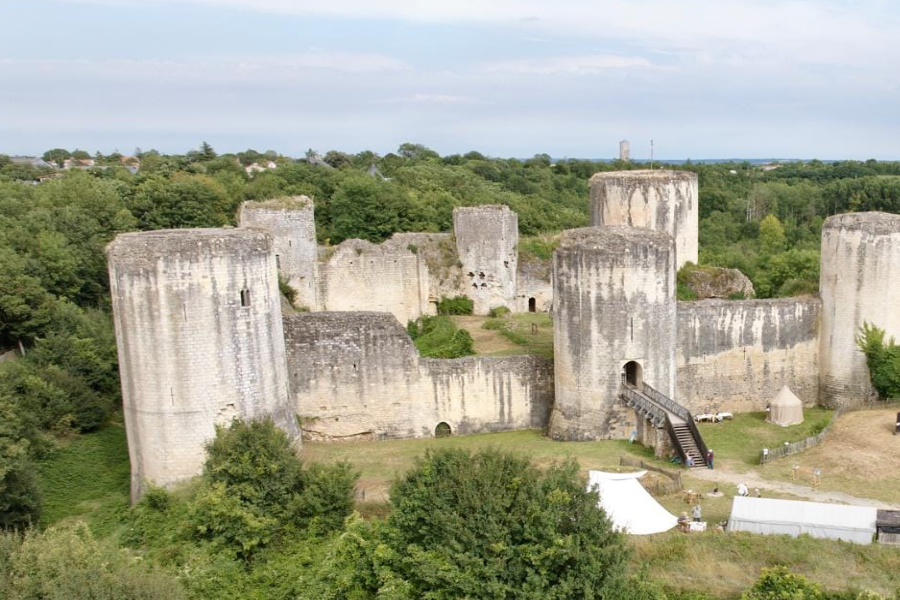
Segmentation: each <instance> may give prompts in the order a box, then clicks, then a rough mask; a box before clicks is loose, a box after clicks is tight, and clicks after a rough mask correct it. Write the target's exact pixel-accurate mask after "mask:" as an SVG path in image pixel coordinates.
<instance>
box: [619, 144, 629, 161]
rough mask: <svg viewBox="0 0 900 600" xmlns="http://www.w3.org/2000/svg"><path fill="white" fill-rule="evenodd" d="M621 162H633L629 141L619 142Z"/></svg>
mask: <svg viewBox="0 0 900 600" xmlns="http://www.w3.org/2000/svg"><path fill="white" fill-rule="evenodd" d="M619 160H621V161H623V162H628V161H630V160H631V144H629V143H628V140H622V141H621V142H619Z"/></svg>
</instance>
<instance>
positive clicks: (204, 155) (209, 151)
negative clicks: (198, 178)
mask: <svg viewBox="0 0 900 600" xmlns="http://www.w3.org/2000/svg"><path fill="white" fill-rule="evenodd" d="M216 156H218V155H217V154H216V151H215V150H213V147H212V146H210V145H209V144H208V143H207V142H203V143H202V144H200V152H199V154H198V155H197V158H198V159H199V160H204V161H206V160H212V159H214V158H215V157H216Z"/></svg>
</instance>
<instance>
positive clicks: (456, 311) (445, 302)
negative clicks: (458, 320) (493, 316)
mask: <svg viewBox="0 0 900 600" xmlns="http://www.w3.org/2000/svg"><path fill="white" fill-rule="evenodd" d="M474 308H475V303H474V302H472V300H471V299H470V298H467V297H465V296H456V297H454V298H447V297H446V296H445V297H443V298H441V300H440V302H438V305H437V312H438V314H439V315H471V314H472V310H473V309H474Z"/></svg>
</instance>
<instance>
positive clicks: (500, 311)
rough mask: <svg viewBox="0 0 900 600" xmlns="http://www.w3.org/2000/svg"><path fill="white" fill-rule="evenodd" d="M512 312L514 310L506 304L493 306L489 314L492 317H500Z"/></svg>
mask: <svg viewBox="0 0 900 600" xmlns="http://www.w3.org/2000/svg"><path fill="white" fill-rule="evenodd" d="M510 312H512V311H510V310H509V309H508V308H506V307H505V306H497V307H496V308H492V309H491V310H490V313H489V314H490V316H491V317H492V318H494V319H499V318H502V317H505V316H507V315H508V314H510Z"/></svg>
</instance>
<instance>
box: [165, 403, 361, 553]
mask: <svg viewBox="0 0 900 600" xmlns="http://www.w3.org/2000/svg"><path fill="white" fill-rule="evenodd" d="M207 453H208V458H207V461H206V464H205V465H204V473H203V479H204V486H203V487H202V488H201V490H200V492H199V493H198V494H197V496H196V498H194V500H193V501H192V502H191V505H190V507H189V516H188V523H189V527H190V530H191V532H192V533H193V535H194V536H195V537H198V538H200V539H205V540H208V541H211V542H213V543H214V544H215V545H216V546H218V547H220V548H223V549H226V550H228V551H230V552H233V553H234V554H235V555H237V556H239V557H241V558H244V559H247V558H250V557H251V556H252V555H253V554H254V553H255V552H257V551H258V550H259V549H261V548H263V547H265V546H267V545H268V544H270V543H271V542H272V541H273V540H275V539H276V538H278V537H279V536H281V535H282V534H283V533H284V532H286V531H296V530H303V529H307V528H309V527H312V526H315V528H316V529H317V530H318V531H331V530H333V529H336V528H338V527H340V525H341V524H342V523H343V521H344V519H345V518H346V517H347V515H348V514H350V512H351V511H352V510H353V491H354V487H355V484H356V479H357V477H358V475H357V473H355V472H353V471H352V469H351V468H350V466H349V465H347V464H343V463H338V464H335V465H328V466H320V465H312V466H310V468H309V469H306V470H304V469H303V468H302V465H301V463H300V459H299V458H298V457H297V455H296V453H295V452H294V449H293V447H292V446H291V443H290V440H289V439H288V437H287V435H286V434H285V433H284V432H283V431H281V430H280V429H279V428H278V427H276V426H275V424H274V423H273V422H272V421H271V420H270V419H265V420H261V421H251V422H243V421H234V422H232V424H231V425H230V426H229V427H227V428H225V427H219V428H217V430H216V437H215V439H213V441H211V442H210V443H209V445H208V446H207ZM157 495H159V494H157ZM150 502H154V503H157V504H158V502H157V501H156V500H151V501H148V506H149V503H150Z"/></svg>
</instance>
